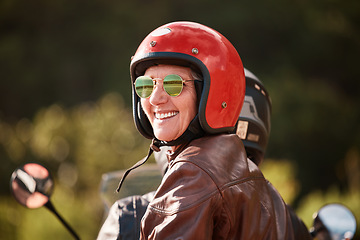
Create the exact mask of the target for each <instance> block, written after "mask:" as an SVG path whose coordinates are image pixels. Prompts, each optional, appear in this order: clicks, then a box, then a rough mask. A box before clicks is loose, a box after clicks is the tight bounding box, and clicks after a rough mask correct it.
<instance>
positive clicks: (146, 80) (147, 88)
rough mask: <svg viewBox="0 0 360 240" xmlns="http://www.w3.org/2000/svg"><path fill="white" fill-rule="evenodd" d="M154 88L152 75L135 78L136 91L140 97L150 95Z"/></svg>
mask: <svg viewBox="0 0 360 240" xmlns="http://www.w3.org/2000/svg"><path fill="white" fill-rule="evenodd" d="M153 89H154V82H153V80H152V79H151V78H150V77H145V76H141V77H138V78H137V79H136V80H135V92H136V94H137V95H138V96H139V97H141V98H148V97H150V95H151V93H152V91H153Z"/></svg>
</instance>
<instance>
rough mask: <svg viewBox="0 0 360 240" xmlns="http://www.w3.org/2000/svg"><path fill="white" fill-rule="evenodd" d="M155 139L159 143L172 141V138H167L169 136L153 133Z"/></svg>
mask: <svg viewBox="0 0 360 240" xmlns="http://www.w3.org/2000/svg"><path fill="white" fill-rule="evenodd" d="M155 137H156V138H157V139H159V140H161V141H166V142H170V141H172V140H174V139H175V138H174V137H171V136H169V134H162V133H155Z"/></svg>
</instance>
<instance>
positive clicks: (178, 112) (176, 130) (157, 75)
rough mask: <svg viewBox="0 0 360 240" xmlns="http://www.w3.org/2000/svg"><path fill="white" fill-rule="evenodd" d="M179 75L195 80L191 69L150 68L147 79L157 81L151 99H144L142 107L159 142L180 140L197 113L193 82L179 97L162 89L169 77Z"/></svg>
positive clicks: (142, 99) (176, 67) (174, 67)
mask: <svg viewBox="0 0 360 240" xmlns="http://www.w3.org/2000/svg"><path fill="white" fill-rule="evenodd" d="M170 74H177V75H179V76H180V77H182V79H184V80H193V77H192V74H191V70H190V68H187V67H181V66H176V65H158V66H152V67H150V68H148V69H147V70H146V72H145V74H144V75H145V76H149V77H151V78H153V79H155V80H156V85H155V87H154V89H153V92H152V94H151V96H150V97H148V98H141V105H142V108H143V110H144V112H145V114H146V116H147V117H148V119H149V121H150V123H151V125H152V127H153V130H154V135H155V137H156V138H157V139H159V140H162V141H171V140H175V139H177V138H178V137H180V136H181V135H182V134H183V133H184V132H185V130H186V129H187V127H188V126H189V124H190V122H191V120H193V119H194V117H195V116H196V114H197V107H196V91H195V85H194V81H188V82H185V83H184V88H183V90H182V92H181V93H180V95H178V96H176V97H171V96H169V95H168V94H167V93H166V92H165V90H164V88H163V79H164V77H166V76H167V75H170Z"/></svg>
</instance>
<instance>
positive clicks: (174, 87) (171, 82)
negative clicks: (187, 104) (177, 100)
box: [164, 74, 183, 97]
mask: <svg viewBox="0 0 360 240" xmlns="http://www.w3.org/2000/svg"><path fill="white" fill-rule="evenodd" d="M182 89H183V79H182V78H181V77H180V76H179V75H176V74H171V75H167V76H166V77H165V78H164V90H165V91H166V92H167V93H168V94H169V95H170V96H172V97H175V96H178V95H179V94H180V93H181V91H182Z"/></svg>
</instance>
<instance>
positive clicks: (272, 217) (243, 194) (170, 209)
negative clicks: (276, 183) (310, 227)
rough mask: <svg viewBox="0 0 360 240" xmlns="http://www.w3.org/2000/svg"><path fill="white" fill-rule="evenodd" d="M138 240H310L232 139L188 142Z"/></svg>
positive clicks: (158, 193) (171, 162) (234, 137)
mask: <svg viewBox="0 0 360 240" xmlns="http://www.w3.org/2000/svg"><path fill="white" fill-rule="evenodd" d="M140 239H161V240H163V239H171V240H174V239H196V240H197V239H227V240H228V239H310V235H309V234H308V231H307V229H306V227H305V225H304V224H303V223H302V222H301V220H299V219H298V218H297V217H296V216H295V215H294V214H293V213H292V212H291V210H289V208H288V207H287V206H286V204H285V203H284V201H283V200H282V198H281V196H280V195H279V193H278V192H277V191H276V190H275V188H273V187H272V185H271V184H270V183H269V182H268V181H267V180H265V178H264V176H263V174H262V173H261V171H260V170H259V168H258V167H257V166H256V165H255V164H254V163H253V162H251V161H250V160H248V159H247V157H246V153H245V150H244V147H243V144H242V142H241V140H240V138H239V137H238V136H237V135H230V134H226V135H217V136H208V137H203V138H200V139H196V140H194V141H192V142H191V143H190V144H189V145H187V146H186V147H185V148H184V149H183V150H182V151H181V152H180V153H179V154H177V155H174V156H171V159H170V160H169V169H168V171H167V173H166V174H165V176H164V178H163V180H162V183H161V185H160V186H159V188H158V190H157V191H156V193H155V196H154V199H153V200H152V201H151V202H150V204H149V206H148V208H147V210H146V212H145V215H144V217H143V219H142V222H141V233H140Z"/></svg>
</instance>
